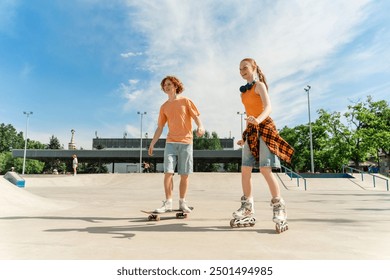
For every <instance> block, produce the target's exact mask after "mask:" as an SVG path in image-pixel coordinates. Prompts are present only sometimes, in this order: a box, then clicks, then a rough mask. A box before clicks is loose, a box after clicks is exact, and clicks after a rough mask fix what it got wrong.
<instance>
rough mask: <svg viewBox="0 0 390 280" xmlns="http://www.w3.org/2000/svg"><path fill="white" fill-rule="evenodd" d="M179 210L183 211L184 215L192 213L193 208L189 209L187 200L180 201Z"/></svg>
mask: <svg viewBox="0 0 390 280" xmlns="http://www.w3.org/2000/svg"><path fill="white" fill-rule="evenodd" d="M179 209H180V210H182V211H183V212H184V213H191V211H192V210H191V208H190V207H188V205H187V202H186V201H185V200H180V201H179Z"/></svg>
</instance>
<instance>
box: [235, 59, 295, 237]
mask: <svg viewBox="0 0 390 280" xmlns="http://www.w3.org/2000/svg"><path fill="white" fill-rule="evenodd" d="M240 74H241V77H242V78H243V79H245V80H246V81H247V84H246V85H245V86H242V87H241V88H240V91H241V101H242V103H243V104H244V107H245V111H246V115H247V118H246V119H245V120H246V121H247V127H246V129H245V131H244V133H243V135H242V138H243V139H242V140H240V141H238V143H237V144H238V145H241V146H243V155H242V167H241V181H242V190H243V196H242V197H241V207H240V208H239V209H238V210H237V211H235V212H234V213H233V217H234V219H233V220H232V221H231V224H230V225H231V226H232V227H233V226H240V225H247V224H249V225H251V226H253V225H254V223H255V219H254V217H253V214H254V212H255V211H254V205H253V195H252V179H251V175H252V168H253V167H254V166H255V165H258V166H259V167H260V172H261V174H263V176H264V178H265V180H266V182H267V184H268V187H269V190H270V192H271V196H272V199H271V206H272V207H273V221H274V222H275V223H276V230H277V232H278V233H280V232H281V231H284V230H286V229H288V227H287V221H286V219H287V215H286V211H285V203H284V200H283V199H282V197H281V194H280V189H279V185H278V182H277V180H276V177H275V175H274V174H273V173H272V167H276V168H280V160H279V158H281V159H282V160H284V161H286V162H290V161H291V157H292V155H293V153H294V150H293V148H292V147H291V146H290V145H289V144H288V143H287V142H286V141H285V140H284V139H283V138H281V137H280V136H279V134H278V131H277V130H276V127H275V124H274V122H273V120H272V119H271V118H270V117H269V115H270V113H271V102H270V99H269V96H268V85H267V81H266V78H265V76H264V74H263V73H262V71H261V69H260V67H259V66H257V64H256V61H255V60H254V59H252V58H245V59H243V60H242V61H241V63H240Z"/></svg>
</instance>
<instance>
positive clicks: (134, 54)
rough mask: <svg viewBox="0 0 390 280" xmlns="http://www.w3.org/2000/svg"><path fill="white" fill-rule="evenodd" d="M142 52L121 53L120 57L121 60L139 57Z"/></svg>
mask: <svg viewBox="0 0 390 280" xmlns="http://www.w3.org/2000/svg"><path fill="white" fill-rule="evenodd" d="M141 55H142V52H128V53H121V57H123V58H129V57H134V56H141Z"/></svg>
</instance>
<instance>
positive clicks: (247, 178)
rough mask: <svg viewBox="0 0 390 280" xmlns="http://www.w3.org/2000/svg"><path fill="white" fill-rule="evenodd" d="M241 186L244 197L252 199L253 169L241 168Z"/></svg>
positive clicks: (248, 167)
mask: <svg viewBox="0 0 390 280" xmlns="http://www.w3.org/2000/svg"><path fill="white" fill-rule="evenodd" d="M241 184H242V192H243V194H244V196H245V197H246V198H250V197H252V167H250V166H241Z"/></svg>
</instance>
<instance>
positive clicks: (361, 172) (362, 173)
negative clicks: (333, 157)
mask: <svg viewBox="0 0 390 280" xmlns="http://www.w3.org/2000/svg"><path fill="white" fill-rule="evenodd" d="M345 168H347V169H350V170H351V173H353V172H352V170H355V171H357V172H358V173H360V174H361V175H362V181H364V177H363V175H364V174H367V175H370V176H372V180H373V183H374V188H375V187H376V182H375V178H379V179H382V180H385V181H386V189H387V191H389V180H388V179H386V178H382V177H380V176H378V175H374V174H371V173H367V172H364V171H361V170H359V169H356V168H353V167H349V166H346V165H343V173H345Z"/></svg>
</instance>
